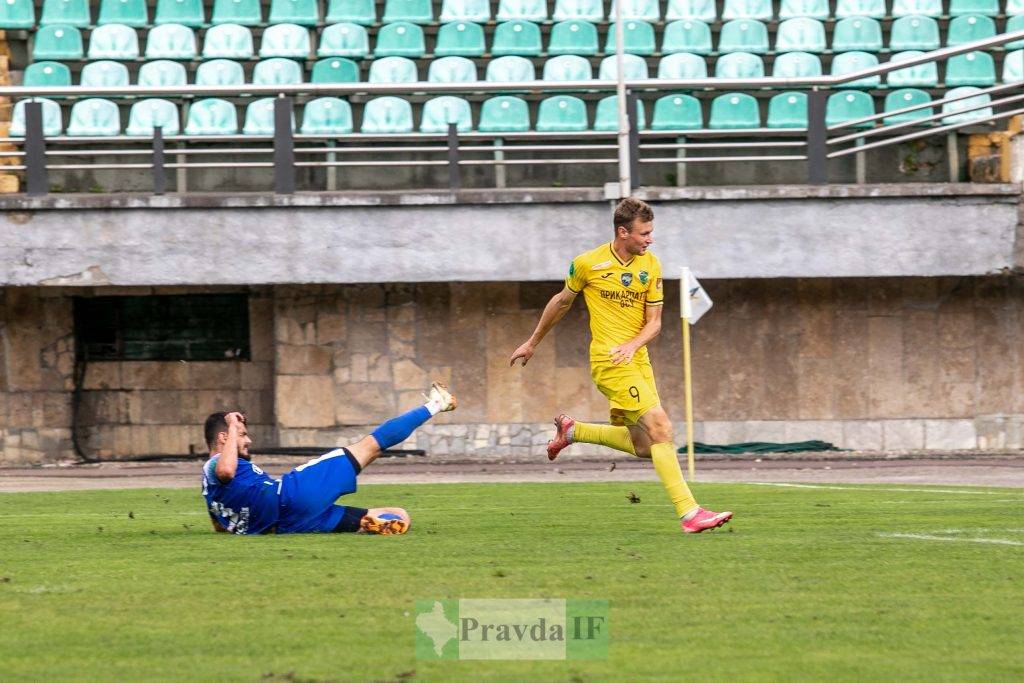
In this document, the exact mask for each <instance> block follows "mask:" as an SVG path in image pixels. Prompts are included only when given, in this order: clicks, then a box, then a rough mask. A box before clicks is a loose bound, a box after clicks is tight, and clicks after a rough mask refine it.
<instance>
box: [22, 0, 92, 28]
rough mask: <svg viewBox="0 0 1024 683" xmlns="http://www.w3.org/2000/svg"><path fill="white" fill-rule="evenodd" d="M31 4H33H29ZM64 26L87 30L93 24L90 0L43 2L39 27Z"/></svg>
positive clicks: (44, 0) (47, 0) (49, 0)
mask: <svg viewBox="0 0 1024 683" xmlns="http://www.w3.org/2000/svg"><path fill="white" fill-rule="evenodd" d="M29 4H31V3H29ZM47 24H63V25H64V26H75V27H77V28H85V27H86V26H89V25H91V24H92V18H91V17H90V15H89V0H43V11H42V12H41V13H40V15H39V25H40V26H45V25H47Z"/></svg>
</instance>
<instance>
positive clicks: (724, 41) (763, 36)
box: [718, 19, 768, 55]
mask: <svg viewBox="0 0 1024 683" xmlns="http://www.w3.org/2000/svg"><path fill="white" fill-rule="evenodd" d="M718 51H719V52H720V53H728V52H749V53H751V54H758V55H763V54H764V53H765V52H768V27H766V26H765V25H764V24H762V23H761V22H760V21H757V20H755V19H734V20H732V21H729V22H726V23H725V25H723V26H722V31H721V33H719V34H718Z"/></svg>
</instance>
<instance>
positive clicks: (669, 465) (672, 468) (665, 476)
mask: <svg viewBox="0 0 1024 683" xmlns="http://www.w3.org/2000/svg"><path fill="white" fill-rule="evenodd" d="M577 426H578V425H577ZM651 460H653V461H654V471H655V472H657V473H658V478H659V479H661V483H662V485H663V486H664V487H665V490H666V491H668V497H669V498H671V499H672V504H673V505H675V506H676V515H678V516H679V517H682V516H683V515H685V514H686V513H688V512H690V511H691V510H696V509H697V507H698V506H697V501H696V500H694V499H693V494H692V493H690V487H689V486H687V485H686V482H685V481H683V471H682V470H681V469H679V458H677V457H676V447H675V446H674V445H673V444H670V443H656V444H653V445H652V446H651Z"/></svg>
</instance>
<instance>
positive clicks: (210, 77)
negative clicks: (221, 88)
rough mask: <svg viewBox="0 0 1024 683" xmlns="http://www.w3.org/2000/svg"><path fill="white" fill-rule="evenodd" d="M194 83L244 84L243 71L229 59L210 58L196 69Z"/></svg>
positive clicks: (239, 65) (240, 66)
mask: <svg viewBox="0 0 1024 683" xmlns="http://www.w3.org/2000/svg"><path fill="white" fill-rule="evenodd" d="M196 85H245V71H243V70H242V65H241V64H239V63H238V62H233V61H231V60H230V59H212V60H210V61H208V62H203V63H202V64H200V65H199V68H198V69H196Z"/></svg>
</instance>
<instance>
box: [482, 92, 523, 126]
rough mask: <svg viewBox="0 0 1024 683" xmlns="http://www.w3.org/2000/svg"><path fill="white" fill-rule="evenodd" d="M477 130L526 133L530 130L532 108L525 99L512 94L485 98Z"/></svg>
mask: <svg viewBox="0 0 1024 683" xmlns="http://www.w3.org/2000/svg"><path fill="white" fill-rule="evenodd" d="M477 130H479V131H480V132H482V133H525V132H526V131H528V130H530V108H529V107H528V106H527V104H526V102H525V101H524V100H521V99H519V98H518V97H512V96H511V95H499V96H498V97H492V98H490V99H488V100H484V103H483V105H482V106H481V107H480V125H478V126H477Z"/></svg>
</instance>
